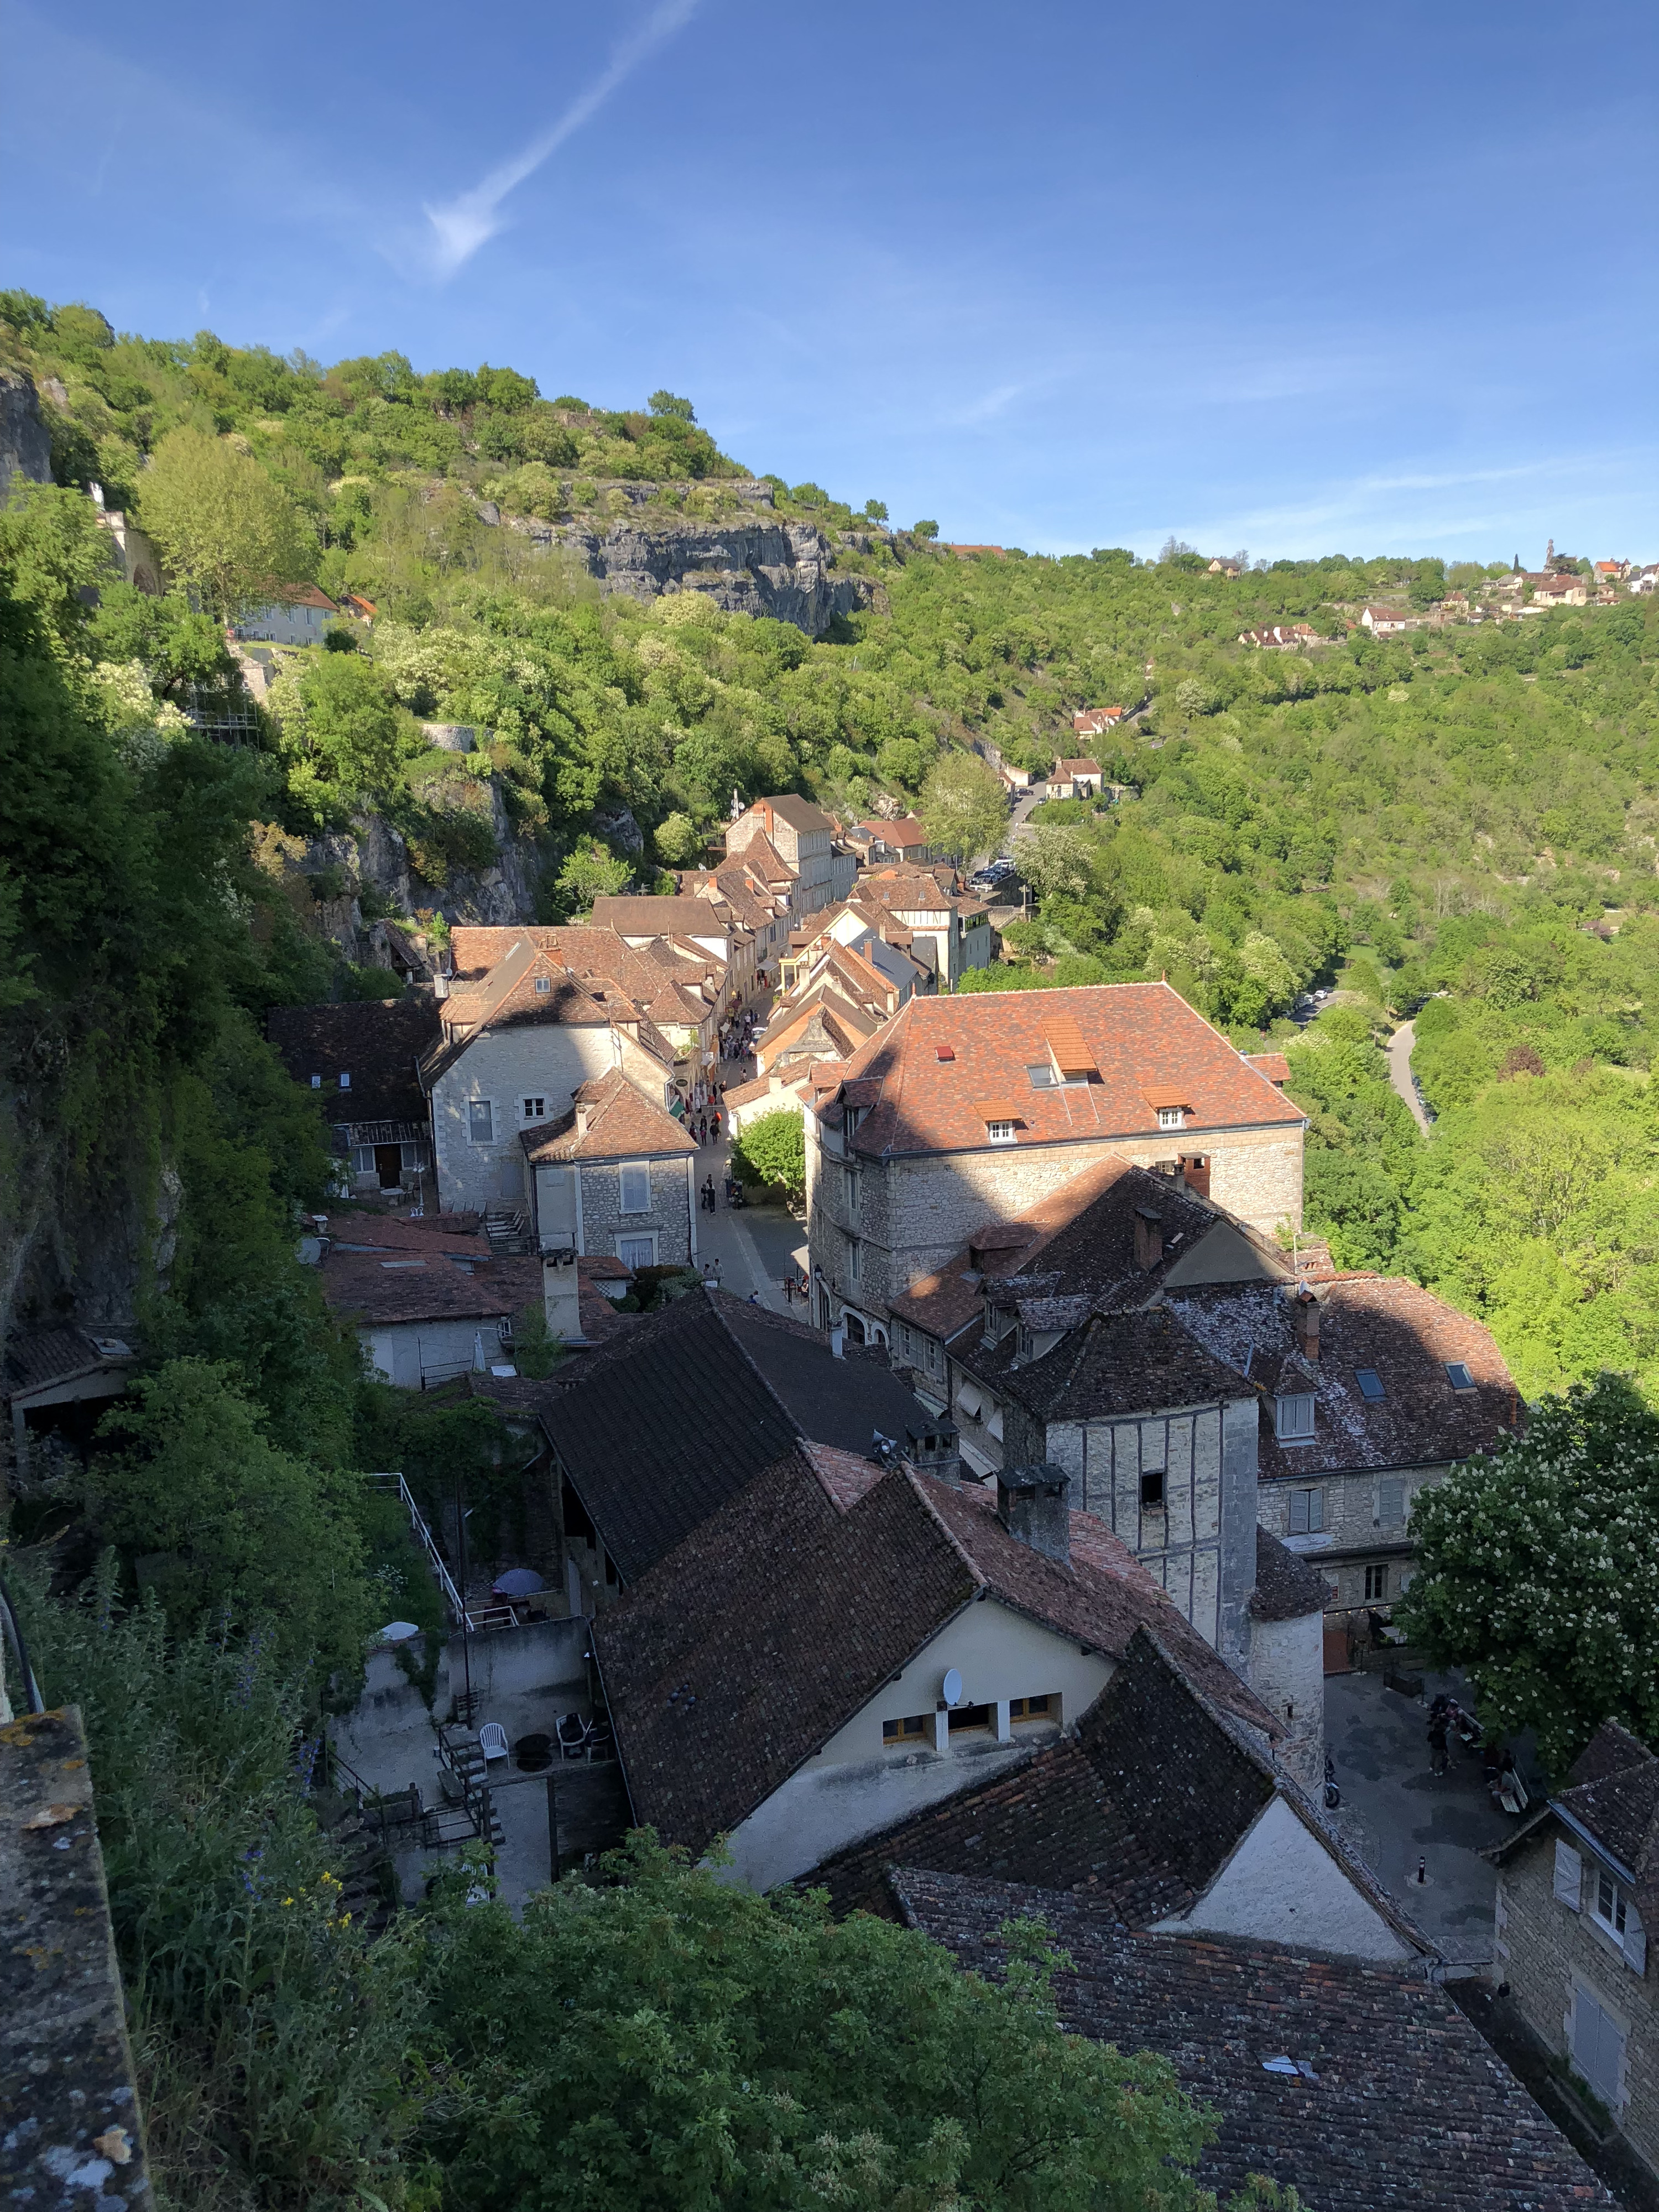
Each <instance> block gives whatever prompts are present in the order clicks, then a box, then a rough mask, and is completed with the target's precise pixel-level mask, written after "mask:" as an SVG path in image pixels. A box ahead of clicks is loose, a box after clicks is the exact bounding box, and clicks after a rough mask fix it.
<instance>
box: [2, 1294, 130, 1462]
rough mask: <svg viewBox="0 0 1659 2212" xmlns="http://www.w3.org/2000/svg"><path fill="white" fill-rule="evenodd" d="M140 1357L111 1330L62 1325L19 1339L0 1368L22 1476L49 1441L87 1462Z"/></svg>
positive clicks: (32, 1332)
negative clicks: (32, 1457)
mask: <svg viewBox="0 0 1659 2212" xmlns="http://www.w3.org/2000/svg"><path fill="white" fill-rule="evenodd" d="M137 1363H138V1353H137V1351H136V1350H135V1349H134V1347H133V1346H132V1345H131V1343H129V1342H128V1340H127V1339H126V1338H125V1337H124V1336H119V1335H117V1334H115V1333H114V1332H113V1331H110V1332H109V1333H107V1334H106V1333H105V1332H104V1331H103V1330H99V1331H98V1332H97V1333H96V1334H94V1332H93V1331H92V1330H90V1329H84V1328H76V1327H75V1326H74V1325H73V1324H72V1323H68V1322H60V1323H59V1324H58V1326H57V1327H56V1328H52V1327H48V1328H33V1329H29V1330H27V1331H25V1332H24V1333H23V1334H21V1335H19V1336H16V1337H15V1338H14V1339H13V1340H12V1341H11V1342H10V1343H9V1345H8V1346H7V1347H6V1352H5V1357H4V1361H3V1364H0V1395H3V1396H4V1398H5V1401H6V1404H7V1408H8V1410H9V1413H10V1415H11V1441H12V1450H13V1453H14V1455H15V1463H16V1467H17V1471H18V1473H19V1474H20V1475H27V1474H29V1473H30V1464H29V1462H30V1453H31V1447H32V1445H34V1444H37V1443H40V1440H41V1439H42V1438H43V1437H47V1436H50V1437H53V1438H55V1439H56V1440H57V1441H58V1443H59V1444H61V1445H64V1446H66V1447H68V1449H70V1450H72V1451H74V1452H76V1453H77V1454H79V1455H81V1456H82V1458H84V1457H85V1455H86V1454H87V1453H88V1450H89V1449H90V1448H91V1444H92V1440H93V1435H94V1431H95V1430H96V1428H97V1426H98V1424H99V1422H100V1420H101V1419H103V1417H104V1415H105V1414H106V1413H108V1411H109V1409H110V1407H112V1405H113V1404H114V1402H115V1401H116V1400H117V1399H118V1398H121V1397H125V1395H126V1392H127V1389H128V1388H129V1386H130V1385H131V1382H132V1377H133V1374H134V1372H135V1370H136V1369H137Z"/></svg>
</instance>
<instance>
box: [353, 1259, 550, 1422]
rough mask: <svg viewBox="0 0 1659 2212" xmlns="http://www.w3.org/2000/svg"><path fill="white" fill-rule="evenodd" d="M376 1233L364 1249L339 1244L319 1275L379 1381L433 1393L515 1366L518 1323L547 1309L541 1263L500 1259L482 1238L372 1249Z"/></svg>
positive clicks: (400, 1387)
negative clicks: (482, 1372) (478, 1372)
mask: <svg viewBox="0 0 1659 2212" xmlns="http://www.w3.org/2000/svg"><path fill="white" fill-rule="evenodd" d="M375 1233H376V1232H375V1230H374V1228H373V1227H372V1226H371V1227H370V1228H368V1230H366V1231H362V1232H361V1235H362V1239H363V1241H362V1242H356V1243H348V1242H346V1241H345V1240H344V1237H342V1238H341V1239H340V1240H339V1241H337V1242H334V1243H331V1244H330V1246H329V1248H328V1249H327V1250H325V1253H324V1255H323V1256H322V1259H321V1261H320V1262H319V1273H320V1275H321V1278H322V1285H323V1295H324V1297H325V1298H326V1299H327V1301H328V1304H329V1308H330V1310H331V1312H332V1313H333V1314H334V1315H335V1316H336V1317H337V1319H338V1320H340V1321H342V1322H344V1323H345V1324H346V1326H347V1327H348V1328H353V1329H355V1330H356V1334H357V1340H358V1342H359V1343H360V1344H361V1345H362V1348H363V1351H364V1352H365V1353H366V1355H367V1356H368V1364H369V1365H370V1366H371V1367H372V1368H373V1369H374V1371H375V1372H376V1373H377V1374H379V1375H380V1376H384V1377H385V1379H386V1381H387V1382H388V1383H396V1384H397V1385H398V1388H399V1389H405V1390H428V1389H433V1388H435V1386H436V1385H437V1384H438V1383H449V1382H453V1380H454V1379H455V1378H456V1376H460V1375H465V1374H466V1373H468V1372H469V1371H470V1370H473V1369H475V1368H477V1369H488V1368H489V1367H490V1366H492V1365H498V1364H511V1362H512V1358H513V1328H514V1324H515V1322H516V1321H517V1319H518V1316H520V1315H521V1314H522V1313H524V1312H525V1311H526V1310H527V1309H529V1308H532V1307H535V1306H538V1305H539V1304H540V1302H541V1297H542V1279H541V1268H540V1265H539V1263H538V1261H534V1260H525V1259H501V1260H498V1259H495V1258H494V1257H493V1256H492V1255H491V1253H490V1250H489V1244H488V1243H487V1242H486V1240H485V1239H484V1238H483V1237H477V1236H472V1237H430V1238H428V1239H427V1240H426V1241H425V1242H424V1243H422V1244H421V1245H418V1246H409V1245H399V1246H397V1247H392V1248H387V1247H385V1246H382V1245H380V1244H377V1243H371V1242H368V1239H369V1238H371V1237H374V1235H375ZM358 1234H359V1232H356V1231H354V1230H353V1229H352V1228H351V1227H350V1226H348V1227H347V1229H346V1231H345V1236H346V1237H356V1236H357V1235H358Z"/></svg>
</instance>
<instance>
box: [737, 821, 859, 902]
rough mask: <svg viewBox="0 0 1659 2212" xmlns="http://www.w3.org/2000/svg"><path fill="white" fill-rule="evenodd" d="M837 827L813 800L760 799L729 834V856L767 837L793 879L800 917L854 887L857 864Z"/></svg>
mask: <svg viewBox="0 0 1659 2212" xmlns="http://www.w3.org/2000/svg"><path fill="white" fill-rule="evenodd" d="M835 830H836V825H835V823H833V822H832V821H831V820H830V819H829V816H828V815H827V814H826V813H824V812H823V810H822V808H820V807H817V806H814V805H813V804H812V802H811V799H797V798H796V797H795V796H794V795H793V793H782V794H781V795H780V796H776V797H774V798H770V799H757V800H756V801H755V803H754V805H752V806H750V807H749V808H748V809H747V810H746V811H744V813H742V814H740V815H739V816H738V818H737V820H736V821H735V822H733V823H731V824H730V825H729V827H728V828H727V829H726V854H727V857H728V858H731V857H732V856H734V855H737V854H746V853H747V852H748V851H749V848H750V847H751V846H752V845H753V844H754V843H755V842H756V841H757V839H763V840H764V841H765V842H766V844H767V846H768V847H769V848H770V851H771V854H773V855H774V856H775V858H776V859H777V860H781V862H782V863H783V865H784V866H785V868H786V869H787V871H788V872H789V876H790V879H791V884H792V888H791V891H790V900H789V905H790V911H791V913H792V914H793V915H794V916H795V918H796V920H797V921H799V920H800V919H801V917H802V916H804V915H809V914H816V913H817V910H818V908H820V907H826V906H833V905H834V904H835V903H836V902H837V901H838V900H840V899H844V898H845V897H846V896H847V894H848V891H849V890H851V889H852V888H853V877H854V872H856V869H857V866H858V863H857V861H856V860H854V858H853V855H852V854H850V853H847V852H842V851H840V850H838V849H837V848H836V839H835Z"/></svg>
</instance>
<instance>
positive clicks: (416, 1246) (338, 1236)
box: [327, 1208, 490, 1260]
mask: <svg viewBox="0 0 1659 2212" xmlns="http://www.w3.org/2000/svg"><path fill="white" fill-rule="evenodd" d="M475 1218H476V1217H475ZM327 1221H328V1238H329V1243H330V1245H331V1249H333V1250H335V1251H337V1252H354V1251H356V1252H425V1253H428V1254H430V1255H434V1256H439V1255H442V1256H445V1257H452V1258H454V1259H457V1260H488V1259H489V1256H490V1249H489V1238H488V1237H481V1236H480V1235H479V1234H478V1232H477V1230H437V1229H432V1228H429V1227H428V1225H427V1224H426V1223H425V1222H424V1221H405V1220H404V1219H403V1218H401V1217H400V1216H399V1215H398V1214H395V1213H371V1212H367V1211H365V1212H356V1210H352V1211H347V1210H345V1209H343V1208H337V1209H336V1210H335V1211H333V1212H331V1213H330V1214H329V1215H328V1216H327Z"/></svg>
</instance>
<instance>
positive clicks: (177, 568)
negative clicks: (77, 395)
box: [138, 429, 317, 622]
mask: <svg viewBox="0 0 1659 2212" xmlns="http://www.w3.org/2000/svg"><path fill="white" fill-rule="evenodd" d="M138 517H139V520H140V521H141V522H142V523H143V526H144V529H145V530H146V531H147V532H149V536H150V537H152V538H154V539H155V543H156V544H157V545H159V546H160V548H161V552H162V555H163V556H164V558H165V559H166V561H167V566H168V568H170V569H171V570H172V571H173V574H174V575H175V576H177V577H179V578H180V579H181V580H184V581H185V582H186V583H189V584H193V585H194V586H195V587H196V589H197V591H198V592H201V594H202V596H203V598H204V599H205V600H206V602H207V604H208V605H209V606H210V608H211V610H212V611H213V612H214V613H215V614H216V615H217V616H218V617H220V619H221V620H222V621H226V622H228V621H231V620H233V619H234V617H235V616H236V615H237V614H238V613H240V611H242V610H243V609H244V608H246V607H248V606H251V605H256V604H257V603H258V601H259V600H260V599H262V598H264V597H267V596H269V595H270V593H271V592H274V591H276V589H277V588H279V587H280V586H283V585H284V584H297V583H301V582H303V581H304V580H305V579H306V578H307V576H308V575H309V574H311V573H312V570H313V567H314V564H315V562H316V559H317V545H316V541H315V540H314V538H312V537H311V536H310V534H309V532H307V530H306V528H305V526H304V524H303V523H302V522H301V519H300V515H299V513H298V510H297V509H296V508H295V505H294V502H293V501H292V500H290V499H289V495H288V494H287V493H286V492H285V491H283V489H282V488H281V486H280V485H279V484H277V483H276V482H275V481H274V479H273V478H272V477H270V476H269V475H268V474H267V473H266V471H264V469H262V468H261V467H260V466H259V465H258V462H257V461H255V460H253V459H251V458H250V457H249V456H248V455H247V454H246V453H238V452H237V451H236V449H235V447H234V446H232V445H230V444H228V442H227V441H225V440H224V439H222V438H210V437H208V436H206V435H204V433H203V432H201V431H200V430H191V429H179V430H173V431H170V432H169V433H168V434H167V436H166V437H165V438H163V439H162V440H161V443H160V445H158V446H157V447H156V448H155V453H154V454H153V455H152V457H151V459H150V465H149V468H148V469H146V470H145V471H144V474H143V481H142V483H141V485H140V488H139V502H138Z"/></svg>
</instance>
